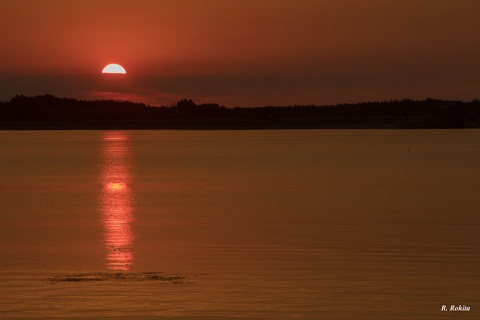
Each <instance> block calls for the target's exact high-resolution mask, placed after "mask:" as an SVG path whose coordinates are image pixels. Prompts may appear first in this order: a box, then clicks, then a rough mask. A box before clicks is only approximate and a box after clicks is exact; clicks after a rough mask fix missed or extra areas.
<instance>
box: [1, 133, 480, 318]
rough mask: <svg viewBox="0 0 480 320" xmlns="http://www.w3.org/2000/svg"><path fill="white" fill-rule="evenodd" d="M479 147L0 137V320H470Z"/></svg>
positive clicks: (387, 139) (262, 137) (214, 136)
mask: <svg viewBox="0 0 480 320" xmlns="http://www.w3.org/2000/svg"><path fill="white" fill-rule="evenodd" d="M479 146H480V131H478V130H476V131H475V130H459V131H455V130H427V131H422V130H419V131H417V130H411V131H400V130H398V131H397V130H391V131H383V130H344V131H341V130H291V131H288V130H287V131H282V130H279V131H125V132H108V131H1V132H0V220H1V224H0V318H2V319H9V318H35V317H37V318H42V319H49V318H52V319H53V318H69V319H76V318H88V319H89V318H92V319H110V318H111V319H132V318H135V319H142V318H144V319H149V318H150V317H152V318H154V317H155V319H161V318H177V317H179V318H191V317H194V316H195V317H203V318H205V319H209V318H214V317H219V318H235V317H240V318H245V319H292V318H296V319H422V320H423V319H478V318H479V317H480V311H479V310H480V300H479V299H480V271H479V270H480V255H479V253H480V252H479V251H480V249H479V247H478V244H479V243H480V232H479V231H480V215H479V207H480V197H479V193H478V191H479V187H478V186H479V181H480V167H479V166H480V148H479ZM442 305H446V306H447V307H448V309H449V308H450V305H456V306H458V305H463V306H469V307H470V311H469V312H450V311H446V312H442V311H441V308H442Z"/></svg>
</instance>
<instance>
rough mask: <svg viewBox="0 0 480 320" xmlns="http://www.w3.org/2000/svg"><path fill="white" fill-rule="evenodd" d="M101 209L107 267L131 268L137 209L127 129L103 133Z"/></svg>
mask: <svg viewBox="0 0 480 320" xmlns="http://www.w3.org/2000/svg"><path fill="white" fill-rule="evenodd" d="M102 142H103V148H102V159H101V161H102V167H101V182H102V193H101V208H100V209H101V212H102V223H103V227H104V239H105V245H106V249H107V256H106V262H107V268H108V269H110V270H125V271H126V270H130V268H131V266H132V264H133V252H132V244H133V238H134V236H133V231H132V226H131V224H132V221H133V209H132V200H133V199H132V191H131V187H130V182H131V173H130V164H129V149H128V136H127V133H126V132H118V131H115V132H106V133H105V134H104V135H103V141H102Z"/></svg>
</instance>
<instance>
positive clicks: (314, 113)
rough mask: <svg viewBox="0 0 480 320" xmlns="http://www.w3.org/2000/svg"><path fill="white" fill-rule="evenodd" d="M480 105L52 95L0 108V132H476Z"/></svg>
mask: <svg viewBox="0 0 480 320" xmlns="http://www.w3.org/2000/svg"><path fill="white" fill-rule="evenodd" d="M479 115H480V101H479V100H473V101H471V102H465V103H463V102H458V101H444V100H437V99H430V98H429V99H426V100H422V101H418V100H410V99H404V100H391V101H383V102H381V101H376V102H362V103H357V104H339V105H328V106H315V105H302V106H300V105H295V106H289V107H279V106H264V107H256V108H239V107H236V108H226V107H224V106H220V105H218V104H215V103H203V104H198V105H197V104H195V103H194V102H193V101H192V100H188V99H184V100H181V101H179V102H177V103H176V104H175V105H174V106H171V107H165V106H162V107H154V106H149V105H145V104H142V103H134V102H128V101H114V100H96V101H86V100H77V99H72V98H58V97H55V96H53V95H41V96H35V97H27V96H18V95H17V96H15V97H14V98H12V99H11V100H10V101H7V102H0V129H103V128H124V129H155V128H157V129H162V128H170V129H175V128H177V129H249V128H252V129H260V128H265V129H269V128H271V129H275V128H398V127H402V128H460V127H478V119H479Z"/></svg>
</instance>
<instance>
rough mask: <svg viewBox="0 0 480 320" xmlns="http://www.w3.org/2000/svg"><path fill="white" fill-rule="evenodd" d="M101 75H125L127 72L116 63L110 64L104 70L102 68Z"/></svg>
mask: <svg viewBox="0 0 480 320" xmlns="http://www.w3.org/2000/svg"><path fill="white" fill-rule="evenodd" d="M102 73H117V74H126V73H127V71H125V69H124V68H123V67H122V66H121V65H119V64H116V63H111V64H109V65H107V66H106V67H105V68H103V70H102Z"/></svg>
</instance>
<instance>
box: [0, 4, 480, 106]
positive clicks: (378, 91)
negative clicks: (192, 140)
mask: <svg viewBox="0 0 480 320" xmlns="http://www.w3.org/2000/svg"><path fill="white" fill-rule="evenodd" d="M0 9H1V10H0V46H1V48H2V50H1V54H0V58H1V59H0V81H1V82H0V83H1V86H0V100H8V99H10V98H11V97H12V96H14V95H15V94H27V95H33V94H44V93H51V94H55V95H58V96H68V97H76V98H125V99H131V100H136V101H144V102H147V103H151V104H155V105H168V104H170V103H173V102H175V101H177V100H179V99H182V98H192V99H194V100H195V101H197V102H207V101H212V102H219V103H222V104H225V105H227V106H252V105H253V106H255V105H265V104H277V105H289V104H308V103H313V104H329V103H341V102H357V101H363V100H388V99H397V98H418V99H423V98H426V97H435V98H444V99H461V100H471V99H474V98H480V93H479V92H480V90H479V89H480V62H479V58H480V37H479V36H478V31H479V30H480V19H479V18H478V13H479V12H480V2H479V1H477V0H455V1H452V0H402V1H398V0H368V1H365V0H202V1H199V0H134V1H130V0H69V1H65V0H0ZM108 63H119V64H121V65H122V66H124V67H125V69H126V70H127V73H128V74H127V77H126V78H127V79H124V80H121V81H106V80H105V79H104V78H102V76H101V70H102V68H103V67H104V66H105V65H107V64H108Z"/></svg>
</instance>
